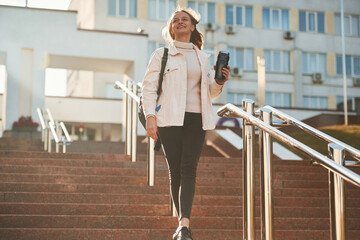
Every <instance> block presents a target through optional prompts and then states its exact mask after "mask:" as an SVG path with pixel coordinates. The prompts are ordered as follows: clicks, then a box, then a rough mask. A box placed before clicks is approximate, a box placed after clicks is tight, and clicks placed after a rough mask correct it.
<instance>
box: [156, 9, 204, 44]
mask: <svg viewBox="0 0 360 240" xmlns="http://www.w3.org/2000/svg"><path fill="white" fill-rule="evenodd" d="M179 12H184V13H186V14H188V15H189V16H190V19H191V23H192V24H193V25H194V26H195V28H194V31H193V32H192V33H191V37H190V42H192V43H193V44H194V45H195V46H196V47H198V48H199V49H200V50H201V49H202V47H203V45H204V35H203V34H202V33H201V32H200V31H199V30H198V29H197V28H196V25H197V24H198V23H199V22H200V14H198V13H197V12H195V11H194V10H192V9H191V8H187V9H185V8H181V7H180V6H178V7H177V8H176V10H175V11H174V12H173V13H172V15H171V17H170V18H169V20H168V22H167V24H166V26H165V27H164V28H163V30H162V36H163V38H164V40H165V41H166V42H167V43H171V42H173V41H174V40H175V34H174V33H173V31H172V21H173V19H174V16H175V14H176V13H179Z"/></svg>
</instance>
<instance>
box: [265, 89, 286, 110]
mask: <svg viewBox="0 0 360 240" xmlns="http://www.w3.org/2000/svg"><path fill="white" fill-rule="evenodd" d="M265 104H267V105H270V106H273V107H291V94H290V93H278V92H266V94H265Z"/></svg>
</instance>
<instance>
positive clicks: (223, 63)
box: [215, 51, 230, 83]
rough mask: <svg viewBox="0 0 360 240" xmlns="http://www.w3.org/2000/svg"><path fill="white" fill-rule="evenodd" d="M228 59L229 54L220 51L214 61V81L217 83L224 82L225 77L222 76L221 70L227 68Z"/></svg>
mask: <svg viewBox="0 0 360 240" xmlns="http://www.w3.org/2000/svg"><path fill="white" fill-rule="evenodd" d="M229 59H230V53H229V52H225V51H220V52H219V54H218V56H217V60H216V68H215V80H216V81H217V82H219V83H221V82H223V81H224V80H225V77H224V76H223V74H222V69H223V68H227V66H228V63H229Z"/></svg>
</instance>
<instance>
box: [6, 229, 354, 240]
mask: <svg viewBox="0 0 360 240" xmlns="http://www.w3.org/2000/svg"><path fill="white" fill-rule="evenodd" d="M174 231H175V230H170V229H96V228H95V229H94V228H86V229H84V228H83V229H81V228H78V229H58V228H37V229H29V228H3V229H0V236H3V237H4V239H17V240H34V239H37V240H48V239H49V236H51V239H53V240H70V239H87V240H118V239H132V240H154V239H156V240H169V239H170V238H171V236H172V234H173V233H174ZM193 235H194V238H195V239H197V240H219V239H226V240H239V239H242V236H243V233H242V230H219V229H216V230H213V229H193ZM359 235H360V230H353V231H347V237H348V238H347V239H349V240H357V238H358V236H359ZM274 238H275V239H276V240H310V239H312V240H315V239H316V240H329V239H330V233H329V230H311V231H310V230H299V231H296V230H275V231H274ZM260 239H261V238H260V231H259V230H258V231H256V240H260Z"/></svg>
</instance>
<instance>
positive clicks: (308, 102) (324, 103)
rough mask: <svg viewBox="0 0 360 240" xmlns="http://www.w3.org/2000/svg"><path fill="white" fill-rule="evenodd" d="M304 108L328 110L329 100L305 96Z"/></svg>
mask: <svg viewBox="0 0 360 240" xmlns="http://www.w3.org/2000/svg"><path fill="white" fill-rule="evenodd" d="M303 107H304V108H315V109H327V108H328V99H327V97H312V96H304V97H303Z"/></svg>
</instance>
